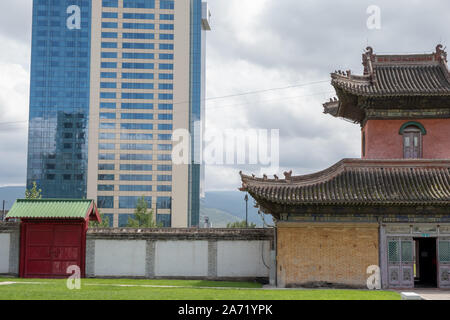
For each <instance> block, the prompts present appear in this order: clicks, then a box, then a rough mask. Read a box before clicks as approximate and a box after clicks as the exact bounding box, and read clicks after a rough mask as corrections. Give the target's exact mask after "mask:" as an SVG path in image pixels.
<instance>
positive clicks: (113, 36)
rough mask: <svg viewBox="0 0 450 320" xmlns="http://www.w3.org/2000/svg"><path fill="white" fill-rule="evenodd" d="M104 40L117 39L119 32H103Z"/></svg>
mask: <svg viewBox="0 0 450 320" xmlns="http://www.w3.org/2000/svg"><path fill="white" fill-rule="evenodd" d="M102 38H104V39H116V38H117V32H102Z"/></svg>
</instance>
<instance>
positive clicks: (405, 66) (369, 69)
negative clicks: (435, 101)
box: [331, 45, 450, 97]
mask: <svg viewBox="0 0 450 320" xmlns="http://www.w3.org/2000/svg"><path fill="white" fill-rule="evenodd" d="M363 65H364V75H362V76H355V75H352V74H351V73H350V72H349V71H347V72H339V71H336V72H334V73H332V74H331V79H332V80H331V83H332V84H333V86H334V87H335V88H340V89H342V90H345V91H348V92H350V93H353V94H355V95H362V96H383V97H390V96H416V95H420V96H450V73H449V70H448V67H447V53H446V52H445V51H443V50H442V45H438V46H437V47H436V52H435V53H432V54H419V55H376V54H373V50H372V48H370V47H369V48H367V52H366V53H365V54H363Z"/></svg>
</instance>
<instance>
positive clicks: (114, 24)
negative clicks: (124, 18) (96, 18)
mask: <svg viewBox="0 0 450 320" xmlns="http://www.w3.org/2000/svg"><path fill="white" fill-rule="evenodd" d="M117 27H118V23H117V22H102V28H106V29H109V28H111V29H117ZM115 38H117V34H116V37H115Z"/></svg>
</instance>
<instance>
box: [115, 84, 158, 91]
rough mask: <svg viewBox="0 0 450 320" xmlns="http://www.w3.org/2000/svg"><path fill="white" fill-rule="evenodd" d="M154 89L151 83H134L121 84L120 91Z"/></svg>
mask: <svg viewBox="0 0 450 320" xmlns="http://www.w3.org/2000/svg"><path fill="white" fill-rule="evenodd" d="M153 88H154V85H153V83H136V82H122V89H148V90H151V89H153Z"/></svg>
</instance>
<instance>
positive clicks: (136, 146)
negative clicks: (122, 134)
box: [120, 143, 153, 150]
mask: <svg viewBox="0 0 450 320" xmlns="http://www.w3.org/2000/svg"><path fill="white" fill-rule="evenodd" d="M120 150H153V145H152V144H145V143H123V144H121V145H120Z"/></svg>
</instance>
